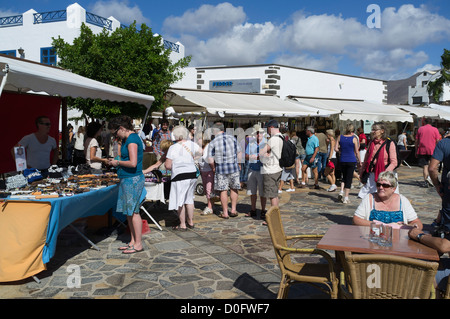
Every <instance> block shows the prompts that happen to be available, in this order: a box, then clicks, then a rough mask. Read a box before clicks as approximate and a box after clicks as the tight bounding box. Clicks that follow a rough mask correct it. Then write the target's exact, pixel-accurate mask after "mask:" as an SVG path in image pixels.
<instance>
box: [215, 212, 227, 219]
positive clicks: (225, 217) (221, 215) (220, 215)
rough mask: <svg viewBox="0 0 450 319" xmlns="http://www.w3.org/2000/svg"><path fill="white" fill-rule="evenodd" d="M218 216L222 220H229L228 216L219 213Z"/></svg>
mask: <svg viewBox="0 0 450 319" xmlns="http://www.w3.org/2000/svg"><path fill="white" fill-rule="evenodd" d="M218 216H219V217H220V218H223V219H228V218H230V217H229V216H224V214H223V213H220V214H219V215H218Z"/></svg>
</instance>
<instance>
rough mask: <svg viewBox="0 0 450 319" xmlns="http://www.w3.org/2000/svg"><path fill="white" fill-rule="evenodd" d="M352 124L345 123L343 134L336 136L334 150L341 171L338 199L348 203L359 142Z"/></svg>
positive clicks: (357, 163) (357, 162) (357, 160)
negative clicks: (338, 154) (338, 159)
mask: <svg viewBox="0 0 450 319" xmlns="http://www.w3.org/2000/svg"><path fill="white" fill-rule="evenodd" d="M353 132H354V126H353V124H347V127H346V130H345V134H343V135H340V136H339V137H338V138H337V141H336V146H335V151H336V152H338V151H339V153H340V161H339V163H340V168H341V172H342V177H343V178H342V181H341V191H340V193H339V197H338V199H339V200H340V201H341V202H342V203H344V204H348V203H350V200H349V198H348V195H349V193H350V188H351V186H352V180H353V173H354V172H355V168H356V165H358V166H359V163H360V158H359V143H358V140H357V138H356V136H355V135H354V134H353Z"/></svg>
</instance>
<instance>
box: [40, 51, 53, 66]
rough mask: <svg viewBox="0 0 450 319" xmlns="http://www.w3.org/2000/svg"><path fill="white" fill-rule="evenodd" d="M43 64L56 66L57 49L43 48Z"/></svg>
mask: <svg viewBox="0 0 450 319" xmlns="http://www.w3.org/2000/svg"><path fill="white" fill-rule="evenodd" d="M41 63H43V64H48V65H56V50H55V48H52V47H50V48H41Z"/></svg>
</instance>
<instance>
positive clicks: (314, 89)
mask: <svg viewBox="0 0 450 319" xmlns="http://www.w3.org/2000/svg"><path fill="white" fill-rule="evenodd" d="M183 71H184V72H185V74H186V75H185V77H184V78H183V79H182V80H181V81H179V82H177V83H174V84H173V85H172V87H173V88H188V89H201V90H221V91H232V92H248V93H266V94H274V95H278V96H279V97H280V98H282V99H284V98H286V97H287V96H302V97H314V98H324V99H330V98H332V99H358V100H364V101H367V102H372V103H378V104H383V103H386V101H387V84H386V82H384V81H382V80H377V79H371V78H364V77H359V76H351V75H344V74H337V73H331V72H324V71H317V70H310V69H304V68H297V67H291V66H284V65H278V64H261V65H243V66H211V67H189V68H186V69H184V70H183Z"/></svg>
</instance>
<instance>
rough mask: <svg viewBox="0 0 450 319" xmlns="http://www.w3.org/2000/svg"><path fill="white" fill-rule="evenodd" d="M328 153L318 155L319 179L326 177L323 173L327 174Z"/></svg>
mask: <svg viewBox="0 0 450 319" xmlns="http://www.w3.org/2000/svg"><path fill="white" fill-rule="evenodd" d="M327 157H328V154H327V153H320V152H319V153H317V158H318V159H319V161H318V162H317V171H318V173H319V178H321V177H324V176H323V173H324V172H325V167H326V166H327Z"/></svg>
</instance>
